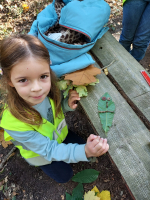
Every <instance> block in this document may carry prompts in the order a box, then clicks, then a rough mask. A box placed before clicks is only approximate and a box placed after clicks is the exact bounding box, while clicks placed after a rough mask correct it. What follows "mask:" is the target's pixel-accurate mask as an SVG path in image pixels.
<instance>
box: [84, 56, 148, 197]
mask: <svg viewBox="0 0 150 200" xmlns="http://www.w3.org/2000/svg"><path fill="white" fill-rule="evenodd" d="M110 58H111V59H112V60H113V59H114V58H113V56H111V55H110ZM109 63H110V60H108V61H107V62H105V63H104V65H107V64H109ZM117 63H118V61H116V65H117ZM118 65H120V64H118ZM118 65H117V66H118ZM95 66H97V67H99V66H98V64H95ZM118 67H119V66H118ZM113 68H115V66H113ZM109 70H110V69H109ZM126 70H127V69H126ZM111 71H112V67H111ZM133 76H134V75H133ZM97 77H98V78H99V80H100V83H99V84H96V85H95V86H88V96H87V97H83V98H82V99H81V101H80V104H81V106H82V108H83V109H84V111H85V113H86V115H87V116H88V118H89V119H90V121H91V123H92V124H93V126H94V127H95V129H96V131H97V133H98V134H99V135H100V136H101V137H106V136H105V134H104V131H103V129H102V125H101V122H100V119H99V116H98V109H97V106H98V100H99V99H100V97H101V96H102V95H103V94H104V93H105V92H108V93H109V94H110V96H111V97H112V100H113V102H114V103H115V105H116V111H115V115H114V119H113V125H112V127H111V128H110V130H109V132H108V135H107V139H108V143H109V145H110V149H109V154H110V156H111V157H112V159H113V161H114V162H115V164H116V166H117V167H118V169H119V171H120V172H121V174H122V176H123V177H124V179H125V181H126V183H127V185H128V186H129V188H130V190H131V192H132V194H133V195H134V197H135V199H136V200H149V199H150V132H149V130H148V129H147V128H146V127H145V125H144V124H143V122H142V121H141V120H140V119H139V117H138V116H137V115H136V114H135V113H134V111H133V110H132V108H131V107H130V106H129V105H128V103H127V102H126V100H125V99H124V98H123V97H122V96H121V95H120V93H119V92H118V90H117V89H116V88H115V87H114V85H113V84H112V83H111V82H110V81H109V79H108V78H107V76H105V74H104V73H102V74H100V75H98V76H97ZM141 81H142V80H141ZM131 82H133V81H132V80H131ZM136 84H137V85H138V86H137V88H138V90H139V88H140V85H139V84H138V83H136ZM128 85H130V84H128ZM134 85H135V84H134ZM143 85H145V87H144V89H143V88H142V87H141V93H142V92H143V90H148V87H147V86H146V84H145V83H144V81H143ZM132 89H133V91H132ZM130 90H131V91H130V93H131V94H132V93H134V88H131V87H130ZM138 90H137V91H135V93H136V96H139V95H138V94H139V91H138ZM132 95H133V94H132ZM133 96H134V95H133Z"/></svg>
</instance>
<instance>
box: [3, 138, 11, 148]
mask: <svg viewBox="0 0 150 200" xmlns="http://www.w3.org/2000/svg"><path fill="white" fill-rule="evenodd" d="M10 144H12V142H11V141H5V140H3V141H2V146H3V147H4V148H7V147H8V145H10Z"/></svg>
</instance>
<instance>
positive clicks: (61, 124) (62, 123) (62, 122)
mask: <svg viewBox="0 0 150 200" xmlns="http://www.w3.org/2000/svg"><path fill="white" fill-rule="evenodd" d="M65 126H67V124H66V120H65V119H63V120H62V121H61V122H60V123H59V125H58V127H57V130H56V131H57V133H58V134H59V135H60V134H61V132H62V129H63V128H64V127H65ZM56 131H53V140H57V138H58V137H59V135H58V134H57V133H56ZM64 140H65V138H64ZM64 140H63V141H64ZM63 141H62V142H63Z"/></svg>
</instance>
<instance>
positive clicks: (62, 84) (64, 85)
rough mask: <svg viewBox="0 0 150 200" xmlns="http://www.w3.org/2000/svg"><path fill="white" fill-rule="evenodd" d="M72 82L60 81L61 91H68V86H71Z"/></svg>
mask: <svg viewBox="0 0 150 200" xmlns="http://www.w3.org/2000/svg"><path fill="white" fill-rule="evenodd" d="M69 83H70V81H68V80H67V81H66V80H61V81H58V82H57V84H58V87H59V89H60V90H65V89H67V87H68V85H69Z"/></svg>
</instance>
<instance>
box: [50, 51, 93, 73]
mask: <svg viewBox="0 0 150 200" xmlns="http://www.w3.org/2000/svg"><path fill="white" fill-rule="evenodd" d="M77 63H79V66H80V69H83V68H85V67H87V66H88V65H90V64H94V63H95V61H94V60H93V59H92V57H91V56H90V55H89V54H87V53H84V54H82V55H81V56H78V57H77V58H76V59H75V60H74V59H72V60H69V61H68V62H65V63H62V64H61V65H52V66H51V69H52V70H53V71H54V72H55V74H56V76H57V77H60V76H62V75H63V74H67V73H68V72H69V73H71V72H74V71H76V70H77Z"/></svg>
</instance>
